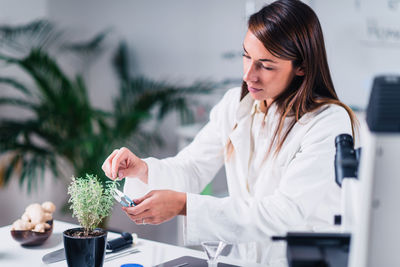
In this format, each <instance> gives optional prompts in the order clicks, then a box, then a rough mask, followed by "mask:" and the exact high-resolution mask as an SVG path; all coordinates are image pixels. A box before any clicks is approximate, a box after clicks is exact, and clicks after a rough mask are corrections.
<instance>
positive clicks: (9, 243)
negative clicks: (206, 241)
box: [0, 221, 262, 267]
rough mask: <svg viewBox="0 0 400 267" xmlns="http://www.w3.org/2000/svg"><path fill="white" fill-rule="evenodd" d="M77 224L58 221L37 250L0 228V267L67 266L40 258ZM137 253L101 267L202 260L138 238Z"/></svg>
mask: <svg viewBox="0 0 400 267" xmlns="http://www.w3.org/2000/svg"><path fill="white" fill-rule="evenodd" d="M75 227H77V225H74V224H70V223H65V222H62V221H54V229H53V234H52V235H51V236H50V237H49V239H48V240H46V242H45V243H44V244H43V245H41V246H37V247H22V246H21V245H20V244H19V243H18V242H17V241H15V240H14V239H13V238H12V236H11V233H10V229H11V226H10V225H9V226H4V227H1V228H0V266H2V267H3V266H4V267H6V266H10V267H11V266H12V267H26V266H48V267H58V266H67V263H66V261H61V262H56V263H52V264H48V265H47V264H45V263H43V262H42V257H43V256H44V255H45V254H47V253H49V252H52V251H55V250H57V249H60V248H62V247H63V246H64V245H63V238H62V233H63V231H64V230H66V229H69V228H75ZM118 236H119V235H118V234H115V233H108V238H110V239H113V238H116V237H118ZM135 247H136V248H138V249H139V250H140V252H138V253H134V254H130V255H126V256H123V257H119V258H116V259H113V260H111V261H108V262H105V263H104V265H103V266H105V267H107V266H114V267H115V266H121V265H122V264H125V263H139V264H142V265H143V266H145V267H148V266H154V265H157V264H160V263H163V262H165V261H169V260H172V259H175V258H178V257H181V256H193V257H198V258H206V256H205V253H203V252H202V251H197V250H193V249H188V248H184V247H178V246H172V245H168V244H165V243H160V242H155V241H150V240H145V239H140V238H139V240H138V243H137V244H136V246H135ZM219 261H220V262H225V263H230V264H234V265H238V266H246V267H247V266H248V267H260V266H262V265H259V264H255V263H250V262H244V261H238V260H234V259H229V258H226V257H221V258H220V259H219Z"/></svg>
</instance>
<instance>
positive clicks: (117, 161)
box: [111, 147, 129, 179]
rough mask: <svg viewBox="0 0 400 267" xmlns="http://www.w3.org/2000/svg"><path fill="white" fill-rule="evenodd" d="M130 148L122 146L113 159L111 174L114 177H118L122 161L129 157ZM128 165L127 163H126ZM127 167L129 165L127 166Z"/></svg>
mask: <svg viewBox="0 0 400 267" xmlns="http://www.w3.org/2000/svg"><path fill="white" fill-rule="evenodd" d="M128 151H129V150H128V149H127V148H125V147H123V148H121V149H120V150H119V151H118V152H117V154H116V155H115V156H114V158H113V159H112V161H111V175H112V178H113V179H117V178H118V170H119V167H120V165H121V163H122V161H125V160H127V158H128ZM125 165H127V164H125ZM125 167H127V166H125Z"/></svg>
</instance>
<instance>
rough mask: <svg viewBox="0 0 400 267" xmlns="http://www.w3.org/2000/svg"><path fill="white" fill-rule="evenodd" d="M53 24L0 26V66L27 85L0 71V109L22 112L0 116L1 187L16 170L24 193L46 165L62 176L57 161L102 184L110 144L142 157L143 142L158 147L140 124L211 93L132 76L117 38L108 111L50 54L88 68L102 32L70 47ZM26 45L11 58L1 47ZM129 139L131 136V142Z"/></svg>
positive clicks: (186, 114)
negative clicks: (22, 113) (115, 83)
mask: <svg viewBox="0 0 400 267" xmlns="http://www.w3.org/2000/svg"><path fill="white" fill-rule="evenodd" d="M55 29H56V27H55V26H54V25H53V24H52V23H50V22H46V21H38V22H33V23H31V24H28V25H24V26H18V27H15V26H13V27H9V26H7V27H0V43H1V46H0V63H3V65H4V64H6V65H11V66H13V67H14V68H16V69H19V70H22V71H23V72H24V73H25V74H26V75H27V76H28V78H30V82H26V81H25V82H22V81H21V80H20V79H17V78H14V77H9V76H5V77H4V76H3V77H1V75H0V86H1V87H3V88H2V89H3V90H1V91H0V108H1V107H2V106H5V105H8V106H12V107H14V108H17V109H23V110H26V111H27V112H28V113H29V116H27V117H23V118H17V119H15V118H7V117H6V116H5V115H6V114H4V113H2V114H0V151H1V152H0V157H2V159H3V160H2V161H0V162H3V164H1V165H0V183H1V181H2V182H3V183H4V184H7V182H8V181H9V180H10V179H11V177H12V176H13V175H17V176H19V179H20V184H21V185H26V186H27V189H28V191H29V190H31V188H34V187H35V185H37V182H38V180H39V179H38V178H39V177H42V178H43V175H44V173H45V170H46V169H50V170H52V172H53V176H54V177H55V178H59V177H62V176H66V175H62V174H60V172H61V171H62V170H63V169H62V168H61V167H60V166H65V164H64V165H61V164H60V162H62V163H64V162H66V163H67V164H68V165H67V166H70V167H72V169H73V172H74V173H75V174H76V175H77V176H84V175H85V173H93V174H95V175H97V176H98V177H100V180H101V182H102V183H103V184H105V182H106V179H105V178H103V177H104V176H103V175H102V170H101V165H102V162H103V161H104V159H105V158H106V157H107V156H108V155H109V153H110V152H111V151H112V150H113V149H114V148H115V147H119V146H122V145H124V146H129V147H131V148H132V149H134V150H135V151H136V152H137V153H139V154H145V153H146V151H147V149H148V145H149V144H155V145H156V144H161V139H160V138H159V135H158V134H157V131H154V130H146V129H145V127H143V125H144V124H145V123H146V122H148V121H149V120H151V119H154V118H155V119H160V120H161V119H163V118H164V117H165V115H166V114H168V113H169V112H171V111H179V112H180V114H181V117H182V118H184V119H187V118H190V114H191V112H190V109H189V108H188V105H187V103H188V101H190V99H191V98H190V96H191V95H196V94H199V93H205V92H210V90H211V88H212V86H213V85H212V84H210V83H196V84H194V85H191V86H177V85H171V84H170V83H167V82H162V81H161V82H160V81H154V80H151V79H148V78H146V77H143V76H139V75H134V74H132V73H131V68H130V65H129V62H130V61H131V60H130V55H129V49H128V47H127V46H126V44H125V43H123V42H121V44H120V45H119V46H118V48H117V50H116V52H115V56H114V59H113V66H114V69H115V72H116V74H117V77H118V80H119V90H118V94H117V95H116V96H115V98H114V99H113V100H112V101H113V103H112V109H111V110H103V109H99V108H96V107H95V106H94V105H93V104H92V102H91V101H90V99H89V97H88V88H87V86H86V83H85V80H84V77H83V76H82V75H81V74H80V73H77V74H76V75H75V76H74V77H70V75H67V73H66V72H65V71H64V70H63V68H62V67H61V65H60V64H59V62H58V61H57V56H58V55H59V54H60V53H52V52H51V51H53V50H54V47H57V49H58V50H60V49H61V50H62V51H65V50H67V51H68V53H73V54H77V55H80V58H83V59H82V60H84V61H85V62H86V64H85V66H86V68H88V67H89V64H88V63H87V62H91V59H92V58H93V57H94V58H97V57H99V53H101V51H103V50H104V49H102V44H103V40H104V39H105V36H106V33H104V32H102V33H100V34H98V35H96V36H95V37H94V38H92V39H91V40H89V41H86V42H82V43H81V44H70V43H68V42H67V41H63V39H62V37H60V36H61V33H57V32H56V33H55ZM22 37H24V38H22ZM37 40H39V41H37ZM49 42H53V45H49ZM26 44H29V45H30V46H29V47H28V49H26V51H25V52H24V53H19V54H18V56H16V55H15V54H16V53H15V51H14V53H10V52H9V51H8V53H5V52H4V51H3V50H4V49H5V48H18V49H20V48H21V47H24V46H26ZM50 48H52V49H50ZM9 50H10V49H9ZM58 50H57V51H58ZM11 52H13V50H12V51H11ZM85 58H87V60H85ZM99 89H100V90H101V88H99ZM5 90H13V91H14V92H17V93H18V96H5V95H3V94H2V92H4V91H5ZM131 140H135V144H134V145H133V144H132V142H131Z"/></svg>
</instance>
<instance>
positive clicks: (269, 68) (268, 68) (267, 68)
mask: <svg viewBox="0 0 400 267" xmlns="http://www.w3.org/2000/svg"><path fill="white" fill-rule="evenodd" d="M262 67H263V69H266V70H274V68H271V67H266V66H264V65H263V66H262Z"/></svg>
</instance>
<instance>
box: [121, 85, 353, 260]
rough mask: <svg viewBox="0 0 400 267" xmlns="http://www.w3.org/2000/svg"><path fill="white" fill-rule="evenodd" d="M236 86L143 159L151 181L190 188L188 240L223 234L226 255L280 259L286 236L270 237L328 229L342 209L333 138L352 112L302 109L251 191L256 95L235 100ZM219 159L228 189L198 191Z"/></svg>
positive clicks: (156, 184) (347, 124)
mask: <svg viewBox="0 0 400 267" xmlns="http://www.w3.org/2000/svg"><path fill="white" fill-rule="evenodd" d="M240 90H241V89H240V88H234V89H231V90H229V91H228V92H227V93H226V94H225V95H224V97H223V99H222V100H221V101H220V102H219V103H218V104H217V105H216V106H215V107H214V108H213V109H212V111H211V113H210V121H209V122H208V123H207V124H206V125H205V126H204V128H203V129H202V130H201V131H200V132H199V133H198V134H197V136H196V137H195V139H194V140H193V142H192V143H191V144H190V145H189V146H187V147H186V148H184V149H183V150H182V151H181V152H179V153H178V154H177V155H176V156H175V157H170V158H166V159H162V160H159V159H155V158H147V159H145V161H146V162H147V164H148V166H149V186H150V188H151V189H173V190H177V191H182V192H188V194H187V204H186V205H187V206H186V210H187V216H186V219H185V229H184V231H185V233H184V236H185V241H186V243H187V244H199V243H200V242H201V241H204V240H223V241H225V242H227V243H231V244H234V246H233V249H232V252H231V254H232V255H233V256H235V257H238V258H240V259H243V260H248V261H252V262H259V263H263V264H269V265H271V266H281V265H282V266H285V264H286V261H285V257H286V256H285V255H286V252H285V243H284V242H273V243H272V241H271V240H270V238H271V236H274V235H284V234H285V233H286V232H287V231H296V230H301V231H327V230H332V229H333V217H334V214H338V213H339V212H340V189H339V187H338V186H337V185H336V184H335V181H334V154H335V144H334V140H335V137H336V136H337V135H339V134H342V133H348V134H351V124H350V119H349V116H348V114H347V113H346V111H345V110H344V109H343V108H342V107H340V106H337V105H327V106H324V107H322V108H320V109H319V110H318V111H316V112H313V113H312V114H311V113H309V114H306V115H304V116H303V117H302V118H301V119H300V121H299V122H298V123H296V125H295V126H294V127H293V129H292V130H291V133H290V134H289V135H288V137H287V139H286V141H285V143H284V145H283V147H282V149H281V151H280V152H279V154H278V156H277V157H276V159H272V158H269V159H267V160H266V161H265V163H264V164H263V165H262V171H261V172H260V175H259V177H257V179H256V180H255V184H254V185H253V187H252V188H253V189H252V190H250V192H249V191H248V190H247V188H246V175H247V171H248V160H249V155H250V123H251V120H250V119H249V116H251V108H252V106H253V103H254V100H253V99H252V97H251V96H250V94H248V95H247V96H246V97H245V98H244V99H243V100H242V101H240V102H239V99H240ZM271 108H272V107H271ZM270 113H271V114H270ZM268 116H270V118H269V120H271V121H273V122H275V123H277V121H278V114H276V113H275V112H274V110H271V109H270V111H269V114H268ZM235 124H237V127H236V128H235V129H233V128H234V126H235ZM228 138H229V139H230V140H231V141H232V144H233V147H234V153H233V154H232V155H231V157H230V158H229V159H227V158H226V157H225V156H226V155H225V153H226V151H225V150H226V144H227V142H228ZM223 164H225V168H226V178H227V184H228V191H229V196H228V197H225V198H216V197H212V196H204V195H199V194H198V193H199V192H201V191H202V189H203V188H204V187H205V186H206V185H207V184H208V183H209V182H210V181H211V180H212V179H213V177H214V176H215V174H216V173H217V171H218V170H219V169H220V167H222V165H223ZM130 182H131V181H130V179H127V181H126V185H125V188H126V191H127V192H129V187H132V185H130V184H131V183H130Z"/></svg>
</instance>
